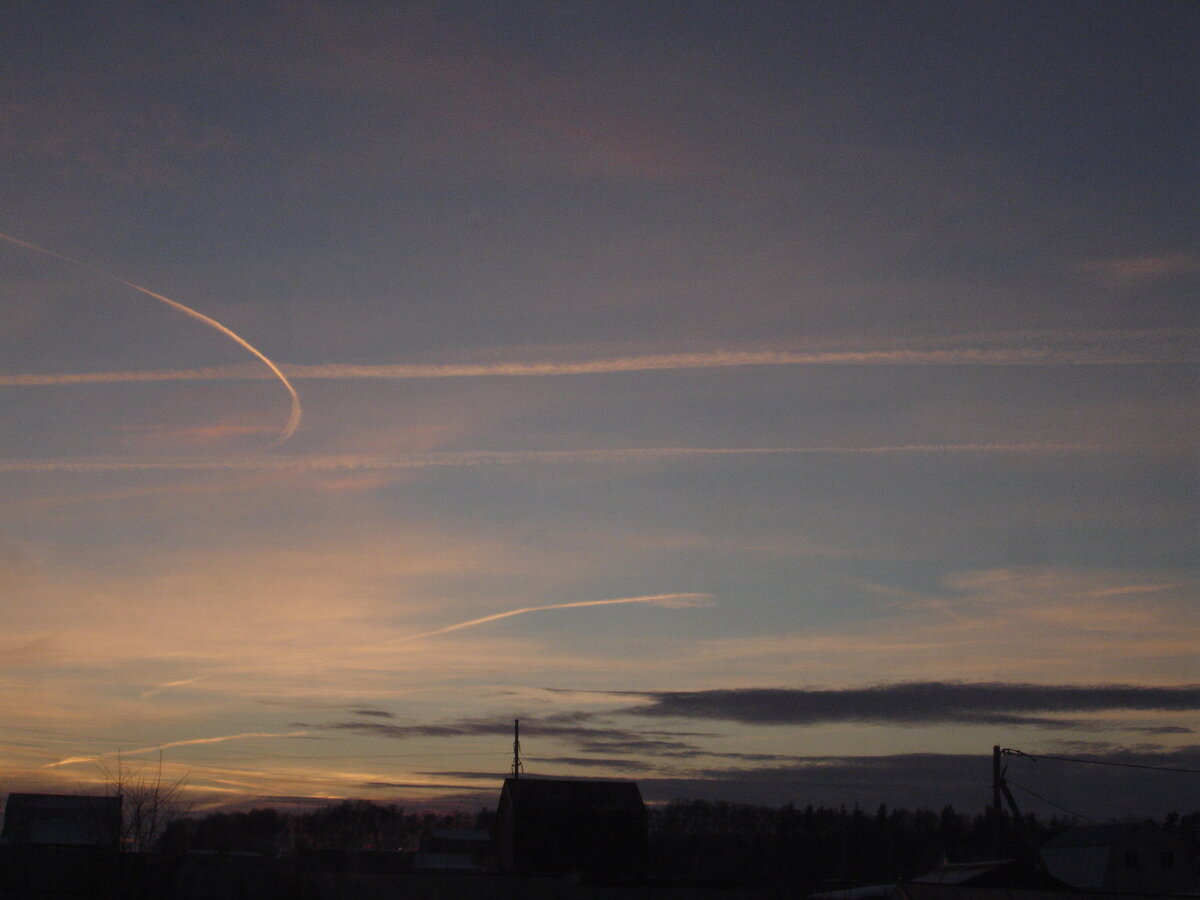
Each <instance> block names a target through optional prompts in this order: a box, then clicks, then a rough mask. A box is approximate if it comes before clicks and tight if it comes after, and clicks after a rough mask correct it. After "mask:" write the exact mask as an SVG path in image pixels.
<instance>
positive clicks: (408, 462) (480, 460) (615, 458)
mask: <svg viewBox="0 0 1200 900" xmlns="http://www.w3.org/2000/svg"><path fill="white" fill-rule="evenodd" d="M1128 449H1130V448H1123V447H1111V446H1106V445H1103V444H1072V443H1014V444H1003V443H996V444H884V445H874V446H861V447H853V446H828V447H630V448H626V449H608V450H493V451H488V450H464V451H445V452H440V453H419V454H411V455H407V456H355V455H346V456H297V457H290V458H289V457H282V458H262V457H238V458H234V459H215V460H214V459H202V460H186V459H183V460H174V459H172V460H102V459H99V460H97V459H0V472H80V473H83V472H135V471H141V470H146V471H160V472H215V471H224V470H237V471H247V472H249V471H270V472H330V471H345V470H367V471H370V470H388V469H428V468H464V467H474V466H519V465H568V464H579V463H595V464H602V463H636V462H654V461H656V460H668V459H686V458H695V459H702V458H706V457H724V456H889V455H938V454H964V453H966V454H980V455H1001V454H1003V455H1012V454H1019V455H1036V454H1039V453H1042V454H1045V453H1049V454H1080V453H1119V452H1125V451H1127V450H1128ZM1133 449H1137V448H1133ZM1142 449H1145V448H1142Z"/></svg>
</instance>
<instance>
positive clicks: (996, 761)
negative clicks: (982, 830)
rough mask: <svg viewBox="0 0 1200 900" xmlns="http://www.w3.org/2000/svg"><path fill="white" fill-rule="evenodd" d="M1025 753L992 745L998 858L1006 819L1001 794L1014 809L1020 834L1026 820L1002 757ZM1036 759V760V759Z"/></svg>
mask: <svg viewBox="0 0 1200 900" xmlns="http://www.w3.org/2000/svg"><path fill="white" fill-rule="evenodd" d="M1024 755H1025V754H1024V753H1022V752H1021V751H1020V750H1010V749H1008V748H1007V747H1005V748H1004V749H1003V750H1002V749H1000V745H999V744H996V745H995V746H993V747H992V811H993V817H992V853H993V855H994V856H995V858H996V859H999V858H1000V843H1001V826H1002V823H1003V821H1004V819H1003V816H1004V811H1003V810H1002V809H1001V808H1000V797H1001V795H1003V796H1004V799H1005V800H1007V801H1008V808H1009V809H1011V810H1012V817H1013V825H1014V828H1015V830H1016V832H1017V833H1018V834H1020V833H1022V829H1023V824H1022V823H1023V821H1024V820H1023V819H1022V818H1021V809H1020V807H1018V806H1017V801H1016V798H1015V797H1013V795H1012V791H1010V790H1009V789H1008V781H1007V780H1006V779H1005V778H1004V771H1005V770H1004V768H1003V767H1002V766H1001V765H1000V757H1001V756H1024ZM1034 761H1035V762H1036V760H1034Z"/></svg>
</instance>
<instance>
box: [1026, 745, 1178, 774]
mask: <svg viewBox="0 0 1200 900" xmlns="http://www.w3.org/2000/svg"><path fill="white" fill-rule="evenodd" d="M1003 752H1004V753H1005V754H1007V755H1012V756H1024V757H1026V758H1027V759H1032V760H1034V761H1035V762H1036V761H1037V760H1039V759H1049V760H1054V761H1055V762H1070V763H1081V764H1083V765H1087V766H1113V767H1116V768H1121V769H1146V770H1149V771H1151V772H1180V773H1183V774H1185V775H1200V769H1183V768H1179V767H1177V766H1147V765H1144V764H1141V763H1123V762H1113V761H1111V760H1101V759H1079V758H1077V757H1070V756H1043V755H1041V754H1035V753H1023V752H1021V751H1020V750H1005V751H1003Z"/></svg>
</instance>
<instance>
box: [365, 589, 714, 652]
mask: <svg viewBox="0 0 1200 900" xmlns="http://www.w3.org/2000/svg"><path fill="white" fill-rule="evenodd" d="M711 601H712V596H711V595H709V594H652V595H650V596H647V597H617V598H615V599H613V600H579V601H576V602H575V603H552V604H550V605H549V606H522V607H521V608H520V609H510V610H508V611H506V612H500V613H493V614H492V615H490V616H482V617H481V618H478V619H468V620H467V621H466V622H456V623H455V624H453V625H447V626H446V627H445V628H438V629H436V630H434V631H423V632H421V633H420V634H409V635H405V636H404V637H402V638H396V640H394V641H389V642H388V643H397V644H398V643H403V642H405V641H415V640H418V639H420V638H427V637H433V636H435V635H438V634H448V633H449V632H451V631H460V630H461V629H463V628H474V627H475V626H476V625H484V624H486V623H488V622H495V621H497V620H498V619H508V618H511V617H513V616H523V615H525V614H526V613H535V612H545V611H546V610H550V609H578V608H579V607H581V606H613V605H615V604H617V603H649V604H651V605H654V606H676V607H680V606H699V605H701V604H705V603H709V602H711Z"/></svg>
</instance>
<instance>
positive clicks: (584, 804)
mask: <svg viewBox="0 0 1200 900" xmlns="http://www.w3.org/2000/svg"><path fill="white" fill-rule="evenodd" d="M505 796H507V797H508V801H509V802H510V803H512V805H513V807H514V808H519V809H522V810H533V809H538V810H573V811H582V810H586V811H590V812H642V811H644V810H645V808H646V807H645V804H644V803H643V802H642V793H641V791H639V790H638V786H637V782H634V781H575V780H566V779H557V778H505V779H504V788H503V790H502V791H501V799H503V798H504V797H505Z"/></svg>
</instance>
